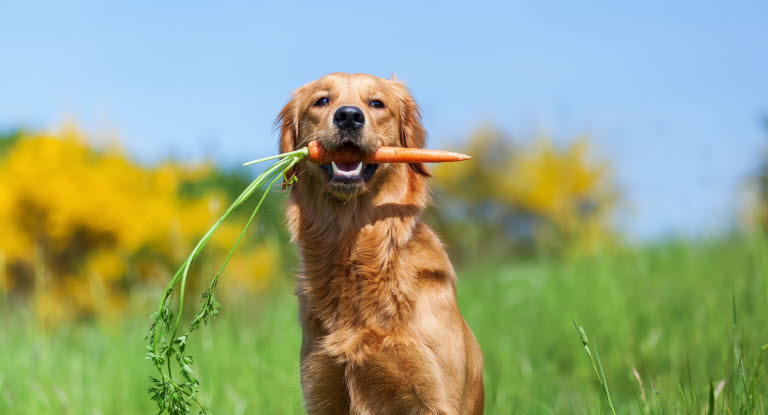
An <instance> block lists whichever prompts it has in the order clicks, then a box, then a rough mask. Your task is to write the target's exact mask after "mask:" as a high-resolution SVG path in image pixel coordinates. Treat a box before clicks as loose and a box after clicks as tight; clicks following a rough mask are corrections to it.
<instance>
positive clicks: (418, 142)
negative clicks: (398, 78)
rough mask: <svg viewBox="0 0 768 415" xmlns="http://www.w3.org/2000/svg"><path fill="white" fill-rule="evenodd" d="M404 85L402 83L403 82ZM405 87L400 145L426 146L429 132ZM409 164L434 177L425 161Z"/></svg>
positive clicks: (416, 170) (423, 173)
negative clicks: (425, 128)
mask: <svg viewBox="0 0 768 415" xmlns="http://www.w3.org/2000/svg"><path fill="white" fill-rule="evenodd" d="M401 85H402V84H401ZM402 87H403V94H402V95H401V97H400V145H401V146H403V147H415V148H424V145H425V144H426V142H427V132H426V130H424V126H423V125H422V124H421V113H420V112H419V106H418V105H417V104H416V101H414V100H413V98H412V97H411V94H409V93H408V90H407V89H406V88H405V86H402ZM408 166H409V167H410V168H411V170H413V171H414V172H416V173H418V174H421V175H422V176H426V177H432V174H431V173H430V172H429V170H427V166H426V165H425V164H424V163H409V164H408Z"/></svg>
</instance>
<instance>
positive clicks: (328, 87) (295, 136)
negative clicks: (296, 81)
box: [278, 73, 429, 201]
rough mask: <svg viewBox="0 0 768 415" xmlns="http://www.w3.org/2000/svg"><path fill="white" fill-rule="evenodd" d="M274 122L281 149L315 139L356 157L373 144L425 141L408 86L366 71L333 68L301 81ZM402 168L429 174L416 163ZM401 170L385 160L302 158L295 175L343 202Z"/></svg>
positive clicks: (418, 144)
mask: <svg viewBox="0 0 768 415" xmlns="http://www.w3.org/2000/svg"><path fill="white" fill-rule="evenodd" d="M278 125H279V126H280V130H281V133H280V151H281V152H288V151H292V150H295V149H297V148H300V147H303V146H306V145H307V143H308V142H309V141H312V140H316V141H318V142H320V144H321V145H322V146H323V147H324V148H325V149H326V150H328V151H334V150H337V149H342V148H344V149H346V150H348V151H353V152H358V153H360V154H361V156H362V155H367V154H371V153H373V152H374V151H375V150H376V149H377V148H378V147H379V146H393V147H419V148H421V147H424V144H425V140H426V133H425V131H424V128H423V127H422V125H421V116H420V115H419V109H418V106H417V105H416V103H415V102H414V100H413V98H411V95H410V94H409V92H408V89H407V88H406V87H405V86H404V85H403V84H401V83H399V82H397V81H394V80H388V79H383V78H378V77H375V76H371V75H366V74H345V73H334V74H330V75H327V76H324V77H322V78H320V79H318V80H316V81H313V82H310V83H308V84H306V85H304V86H302V87H301V88H299V89H297V90H296V91H295V92H294V94H293V97H292V99H291V100H290V101H289V102H288V104H286V106H285V107H284V108H283V110H282V111H281V112H280V115H279V117H278ZM408 169H409V170H410V172H413V173H415V174H417V175H421V176H429V171H428V170H427V168H426V166H424V165H423V164H421V163H418V164H410V165H408ZM410 172H408V173H410ZM405 173H406V171H405V168H404V167H403V166H395V165H388V164H381V165H377V164H363V163H340V162H339V163H335V162H334V163H332V164H330V165H323V166H319V165H316V164H313V163H304V165H303V166H302V170H301V175H302V177H301V180H307V181H309V182H310V183H312V186H315V187H319V188H322V191H323V192H325V193H326V194H328V195H331V196H332V198H334V199H336V200H341V201H348V200H350V199H353V198H357V197H360V196H362V195H365V194H371V193H377V192H379V191H380V190H381V189H382V187H383V186H384V185H385V183H386V182H387V181H389V180H391V179H392V178H393V175H400V176H401V178H402V177H404V175H405ZM292 174H295V172H292ZM305 176H306V177H305Z"/></svg>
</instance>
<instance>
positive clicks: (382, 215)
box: [288, 165, 427, 331]
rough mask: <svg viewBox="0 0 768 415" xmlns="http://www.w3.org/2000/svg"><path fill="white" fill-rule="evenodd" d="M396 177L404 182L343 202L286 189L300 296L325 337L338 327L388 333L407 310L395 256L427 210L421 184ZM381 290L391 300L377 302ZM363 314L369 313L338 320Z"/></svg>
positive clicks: (307, 188)
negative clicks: (346, 324)
mask: <svg viewBox="0 0 768 415" xmlns="http://www.w3.org/2000/svg"><path fill="white" fill-rule="evenodd" d="M393 169H394V168H393ZM395 172H396V173H398V174H399V175H400V177H403V178H404V179H405V180H402V179H400V180H387V181H385V183H386V186H387V187H386V188H381V189H377V191H376V192H369V193H366V194H364V195H362V196H360V197H359V198H357V199H352V200H349V201H340V200H337V199H334V198H332V197H330V196H329V195H327V194H324V193H323V192H324V189H322V188H321V187H318V186H317V185H316V183H312V181H311V180H305V181H304V182H302V180H299V182H298V183H296V184H295V185H294V186H295V187H294V188H292V189H291V196H290V199H289V206H288V222H289V227H290V229H291V233H292V236H293V238H294V241H295V242H296V244H297V246H298V248H299V254H300V257H301V271H300V275H299V281H298V294H299V296H300V297H302V301H306V302H308V303H309V304H308V307H309V310H306V312H309V313H311V314H312V316H311V317H312V318H316V319H317V320H318V321H319V322H320V323H321V324H322V325H323V326H324V328H325V330H329V331H331V330H334V329H336V328H338V327H336V326H337V323H338V322H339V321H346V322H348V321H360V322H361V324H365V325H374V326H386V325H387V321H391V319H393V318H398V317H401V316H398V314H399V313H402V312H407V311H408V309H409V306H408V301H409V296H410V293H408V292H405V288H404V287H406V286H407V285H406V284H404V282H403V281H398V280H397V279H396V278H395V276H396V275H402V273H398V272H396V271H397V267H398V260H399V258H398V253H399V248H401V247H402V246H404V245H405V244H406V243H408V241H409V240H410V238H411V235H412V234H413V231H414V229H415V227H416V226H417V224H418V216H419V214H420V213H421V211H422V210H423V209H424V206H425V204H426V202H427V190H426V184H425V183H424V180H426V179H425V178H424V177H422V176H420V175H418V174H416V173H414V172H413V171H411V169H409V168H407V166H404V165H400V166H397V170H395ZM398 278H401V277H398ZM381 290H388V291H389V292H388V293H387V295H384V296H382V295H380V294H381ZM361 310H370V311H371V312H370V313H369V315H368V316H363V315H359V316H356V318H354V319H350V318H349V317H350V316H349V315H343V314H348V313H354V312H360V311H361ZM305 317H307V316H305ZM384 328H385V327H384Z"/></svg>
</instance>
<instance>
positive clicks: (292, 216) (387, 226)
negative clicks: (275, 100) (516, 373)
mask: <svg viewBox="0 0 768 415" xmlns="http://www.w3.org/2000/svg"><path fill="white" fill-rule="evenodd" d="M322 97H327V98H328V101H329V103H328V105H325V106H316V105H313V103H314V102H316V101H317V100H318V98H322ZM373 99H377V100H380V101H381V102H383V104H384V105H385V107H384V108H374V107H373V106H372V104H370V102H371V100H373ZM342 105H353V106H357V107H358V108H360V109H362V110H363V112H364V114H365V120H366V123H365V128H364V129H363V130H362V131H361V133H360V135H359V136H356V138H355V139H356V140H357V146H358V148H359V150H360V151H361V152H366V153H367V152H372V151H373V150H375V149H376V147H378V146H380V145H385V146H407V147H423V146H424V144H425V139H426V134H425V132H424V128H423V127H422V125H421V117H420V115H419V111H418V107H417V106H416V103H415V102H414V101H413V99H412V98H411V96H410V94H409V93H408V90H407V89H406V88H405V86H404V85H402V84H401V83H399V82H396V81H391V80H387V79H382V78H377V77H373V76H370V75H365V74H343V73H335V74H331V75H327V76H325V77H323V78H320V79H318V80H316V81H314V82H311V83H309V84H307V85H305V86H303V87H301V88H299V89H298V90H296V91H295V93H294V95H293V98H292V99H291V100H290V102H289V103H288V104H287V105H286V106H285V108H283V110H282V111H281V113H280V116H279V119H278V122H279V125H280V128H281V140H280V149H281V151H283V152H286V151H291V150H294V149H296V148H299V147H301V146H304V145H306V143H307V142H308V141H310V140H313V139H314V140H319V141H320V142H321V143H322V144H323V145H324V146H325V147H326V148H329V149H333V148H334V147H335V146H339V145H341V144H340V143H341V141H340V140H341V139H340V138H339V137H340V135H339V134H338V132H337V131H336V130H335V127H334V125H333V122H332V116H333V112H334V110H335V109H337V108H338V107H339V106H342ZM292 174H295V175H298V177H299V180H298V182H296V183H295V184H294V185H292V187H291V189H290V197H289V201H288V206H287V218H288V225H289V228H290V231H291V234H292V236H293V240H294V242H295V243H296V245H297V246H298V249H299V254H300V260H301V263H300V269H299V275H298V289H297V295H298V299H299V319H300V322H301V326H302V332H303V340H302V345H301V385H302V390H303V395H304V402H305V405H306V409H307V412H308V413H310V414H359V415H363V414H481V413H482V412H483V401H484V392H483V379H482V355H481V352H480V347H479V346H478V344H477V342H476V340H475V338H474V336H473V335H472V332H471V331H470V330H469V327H468V326H467V324H466V323H465V322H464V319H463V317H462V316H461V314H460V313H459V309H458V307H457V305H456V292H455V280H456V275H455V273H454V270H453V267H452V265H451V263H450V261H449V259H448V256H447V255H446V253H445V251H444V249H443V246H442V244H441V242H440V240H439V239H438V237H437V236H436V235H435V233H434V232H433V231H432V230H431V229H429V227H427V226H426V225H424V224H423V223H422V222H421V221H420V219H419V215H420V213H421V212H422V210H423V209H424V206H425V204H426V203H427V202H428V189H427V180H428V176H429V173H428V171H427V169H426V167H425V166H424V165H422V164H414V165H404V164H389V165H387V164H382V165H379V166H378V167H377V170H376V171H375V173H374V174H373V176H372V177H371V179H370V180H369V181H368V182H366V183H365V184H364V185H361V186H360V187H359V188H355V189H353V190H349V189H346V190H339V189H336V188H333V187H332V186H330V185H329V178H328V176H327V175H326V174H325V172H324V171H323V170H322V168H320V167H319V166H317V165H314V164H312V163H309V162H302V163H300V164H299V165H298V166H297V168H296V169H295V171H294V172H292Z"/></svg>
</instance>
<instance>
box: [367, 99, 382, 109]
mask: <svg viewBox="0 0 768 415" xmlns="http://www.w3.org/2000/svg"><path fill="white" fill-rule="evenodd" d="M370 106H372V107H373V108H384V103H383V102H381V101H380V100H378V99H374V100H373V101H371V103H370Z"/></svg>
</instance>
